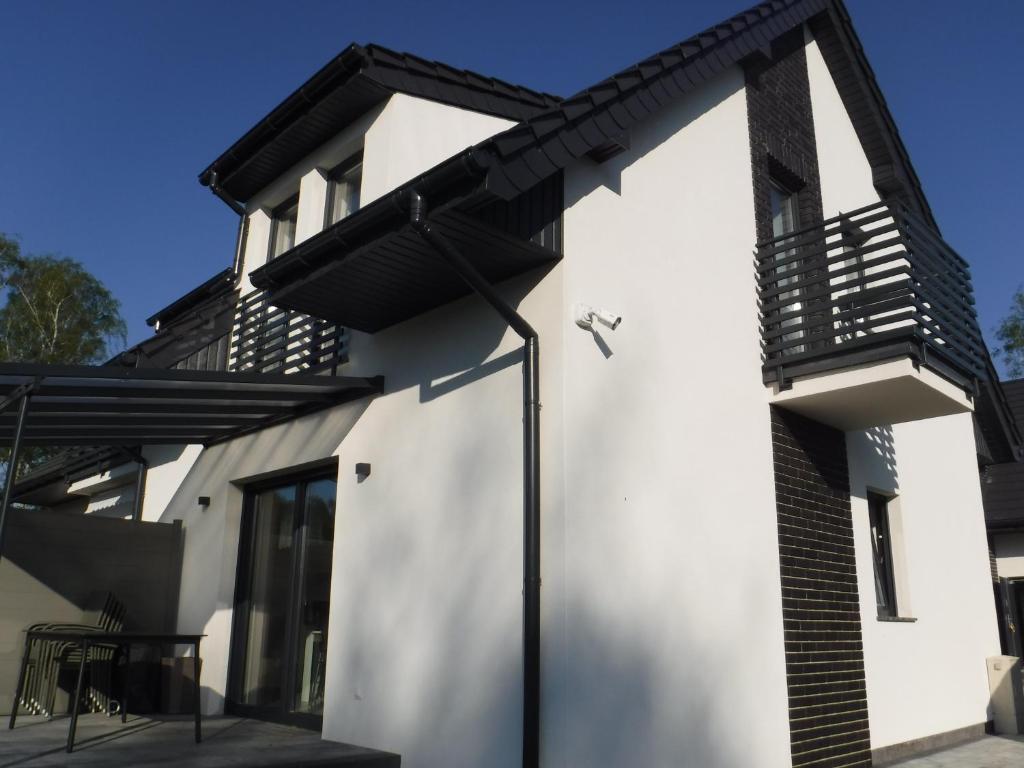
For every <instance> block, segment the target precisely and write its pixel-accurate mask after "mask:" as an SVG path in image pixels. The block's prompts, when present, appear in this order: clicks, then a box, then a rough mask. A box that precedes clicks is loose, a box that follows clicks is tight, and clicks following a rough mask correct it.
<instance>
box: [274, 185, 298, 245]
mask: <svg viewBox="0 0 1024 768" xmlns="http://www.w3.org/2000/svg"><path fill="white" fill-rule="evenodd" d="M298 218H299V196H298V195H295V196H294V197H290V198H288V199H287V200H285V201H284V202H283V203H281V205H279V206H277V208H275V209H274V211H273V213H272V214H271V225H270V258H271V259H273V258H276V257H278V256H280V255H281V254H282V253H284V252H285V251H290V250H291V249H292V248H294V247H295V223H296V222H297V221H298Z"/></svg>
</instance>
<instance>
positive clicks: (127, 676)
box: [121, 643, 132, 723]
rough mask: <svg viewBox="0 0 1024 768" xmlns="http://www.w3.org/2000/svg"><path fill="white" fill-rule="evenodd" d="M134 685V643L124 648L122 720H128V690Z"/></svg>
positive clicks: (123, 721)
mask: <svg viewBox="0 0 1024 768" xmlns="http://www.w3.org/2000/svg"><path fill="white" fill-rule="evenodd" d="M131 687H132V644H131V643H128V644H127V645H126V646H125V649H124V675H123V677H122V680H121V688H122V690H121V722H122V723H127V722H128V690H129V689H130V688H131Z"/></svg>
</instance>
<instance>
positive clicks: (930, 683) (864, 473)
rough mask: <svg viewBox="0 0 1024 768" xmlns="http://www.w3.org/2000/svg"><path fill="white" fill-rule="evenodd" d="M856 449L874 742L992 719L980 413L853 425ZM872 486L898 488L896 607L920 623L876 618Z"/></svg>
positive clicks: (855, 495)
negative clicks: (977, 435) (975, 417)
mask: <svg viewBox="0 0 1024 768" xmlns="http://www.w3.org/2000/svg"><path fill="white" fill-rule="evenodd" d="M847 450H848V455H849V463H850V487H851V498H850V501H851V506H852V509H853V522H854V537H855V547H856V555H857V581H858V589H859V591H860V604H861V621H862V631H863V637H864V667H865V672H866V679H867V692H868V714H869V717H870V721H871V746H872V748H876V749H877V748H879V747H884V746H887V745H890V744H898V743H900V742H904V741H910V740H912V739H919V738H923V737H925V736H930V735H933V734H938V733H943V732H945V731H951V730H954V729H957V728H963V727H966V726H969V725H976V724H978V723H982V722H984V721H985V720H987V719H988V711H987V707H988V702H989V694H988V680H987V677H986V671H985V659H986V658H987V657H989V656H995V655H998V654H999V635H998V630H997V624H996V614H995V605H994V602H993V596H992V581H991V577H990V571H989V562H988V546H987V543H986V538H985V521H984V513H983V511H982V505H981V486H980V483H979V480H978V472H977V468H976V454H975V446H974V430H973V427H972V424H971V416H970V415H969V414H960V415H956V416H946V417H942V418H937V419H925V420H922V421H917V422H910V423H907V424H897V425H895V426H892V427H881V428H876V429H874V430H868V431H866V432H856V433H853V432H852V433H848V435H847ZM868 489H871V490H875V491H884V492H891V493H895V494H896V502H895V504H896V506H897V507H898V509H897V512H896V515H895V517H896V518H897V519H898V522H899V526H900V528H901V529H902V535H899V534H895V533H894V536H893V544H894V552H893V562H894V565H895V568H896V571H897V581H898V582H900V581H902V583H900V584H897V607H898V610H899V613H900V615H901V616H904V617H909V618H914V619H916V621H915V622H913V623H893V622H884V621H879V620H878V619H877V618H876V617H877V609H876V606H875V585H874V573H873V570H872V565H871V564H872V556H871V535H870V530H869V526H868V506H867V498H866V492H867V490H868ZM890 506H891V507H892V506H893V503H892V502H890ZM900 571H902V575H903V578H902V579H901V578H900Z"/></svg>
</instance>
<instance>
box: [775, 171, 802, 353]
mask: <svg viewBox="0 0 1024 768" xmlns="http://www.w3.org/2000/svg"><path fill="white" fill-rule="evenodd" d="M769 198H770V203H771V213H772V236H773V237H775V238H781V237H783V236H785V235H788V234H790V233H791V232H795V231H796V229H797V226H798V225H799V220H798V218H797V211H798V210H799V209H798V208H797V194H796V193H795V192H791V191H789V190H788V189H786V188H785V187H784V186H783V185H781V184H779V183H778V182H777V181H775V180H774V179H773V180H772V182H771V186H770V192H769ZM781 243H782V244H785V241H781ZM794 256H796V249H795V248H791V249H787V250H785V251H779V253H777V254H776V256H775V259H776V267H775V276H776V278H777V282H776V286H777V287H779V288H784V287H786V286H787V285H790V284H792V283H795V282H797V281H798V280H799V279H800V278H799V276H793V277H784V275H786V274H787V273H788V272H792V271H794V270H796V269H797V268H798V267H799V266H800V262H799V261H795V260H793V257H794ZM799 295H800V290H799V289H794V290H791V291H783V292H782V293H780V294H779V295H778V300H779V301H780V302H781V307H780V308H779V310H778V312H779V314H781V315H785V316H786V317H785V319H783V320H782V321H781V322H780V323H779V327H780V328H787V327H791V326H795V325H801V324H802V323H803V322H804V319H805V318H804V316H803V315H794V314H793V313H794V312H799V311H800V310H802V309H803V302H800V301H797V300H796V299H797V297H798V296H799ZM803 337H804V331H803V330H802V329H801V330H796V331H793V332H792V333H786V334H783V335H782V336H780V337H779V340H778V342H779V343H780V344H781V345H782V347H781V349H780V354H781V355H782V356H786V355H798V354H800V353H801V352H804V351H805V350H806V347H805V345H803V344H793V342H794V341H795V340H799V339H802V338H803Z"/></svg>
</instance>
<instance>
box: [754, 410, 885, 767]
mask: <svg viewBox="0 0 1024 768" xmlns="http://www.w3.org/2000/svg"><path fill="white" fill-rule="evenodd" d="M772 447H773V452H774V463H775V495H776V504H777V510H778V524H779V561H780V567H781V571H782V616H783V625H784V635H785V644H786V683H787V686H788V690H789V729H790V745H791V748H792V753H793V765H794V766H801V767H802V766H814V767H815V768H839V767H840V766H870V765H871V743H870V738H869V731H868V712H867V696H866V687H865V680H864V653H863V646H862V644H861V626H860V600H859V596H858V593H857V565H856V560H855V558H854V546H853V522H852V517H851V512H850V480H849V477H850V476H849V471H848V468H847V463H846V439H845V436H844V434H843V433H842V432H840V431H839V430H836V429H833V428H831V427H827V426H825V425H823V424H819V423H818V422H816V421H813V420H811V419H808V418H804V417H803V416H799V415H797V414H795V413H792V412H789V411H785V410H782V409H779V408H774V407H773V408H772Z"/></svg>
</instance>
